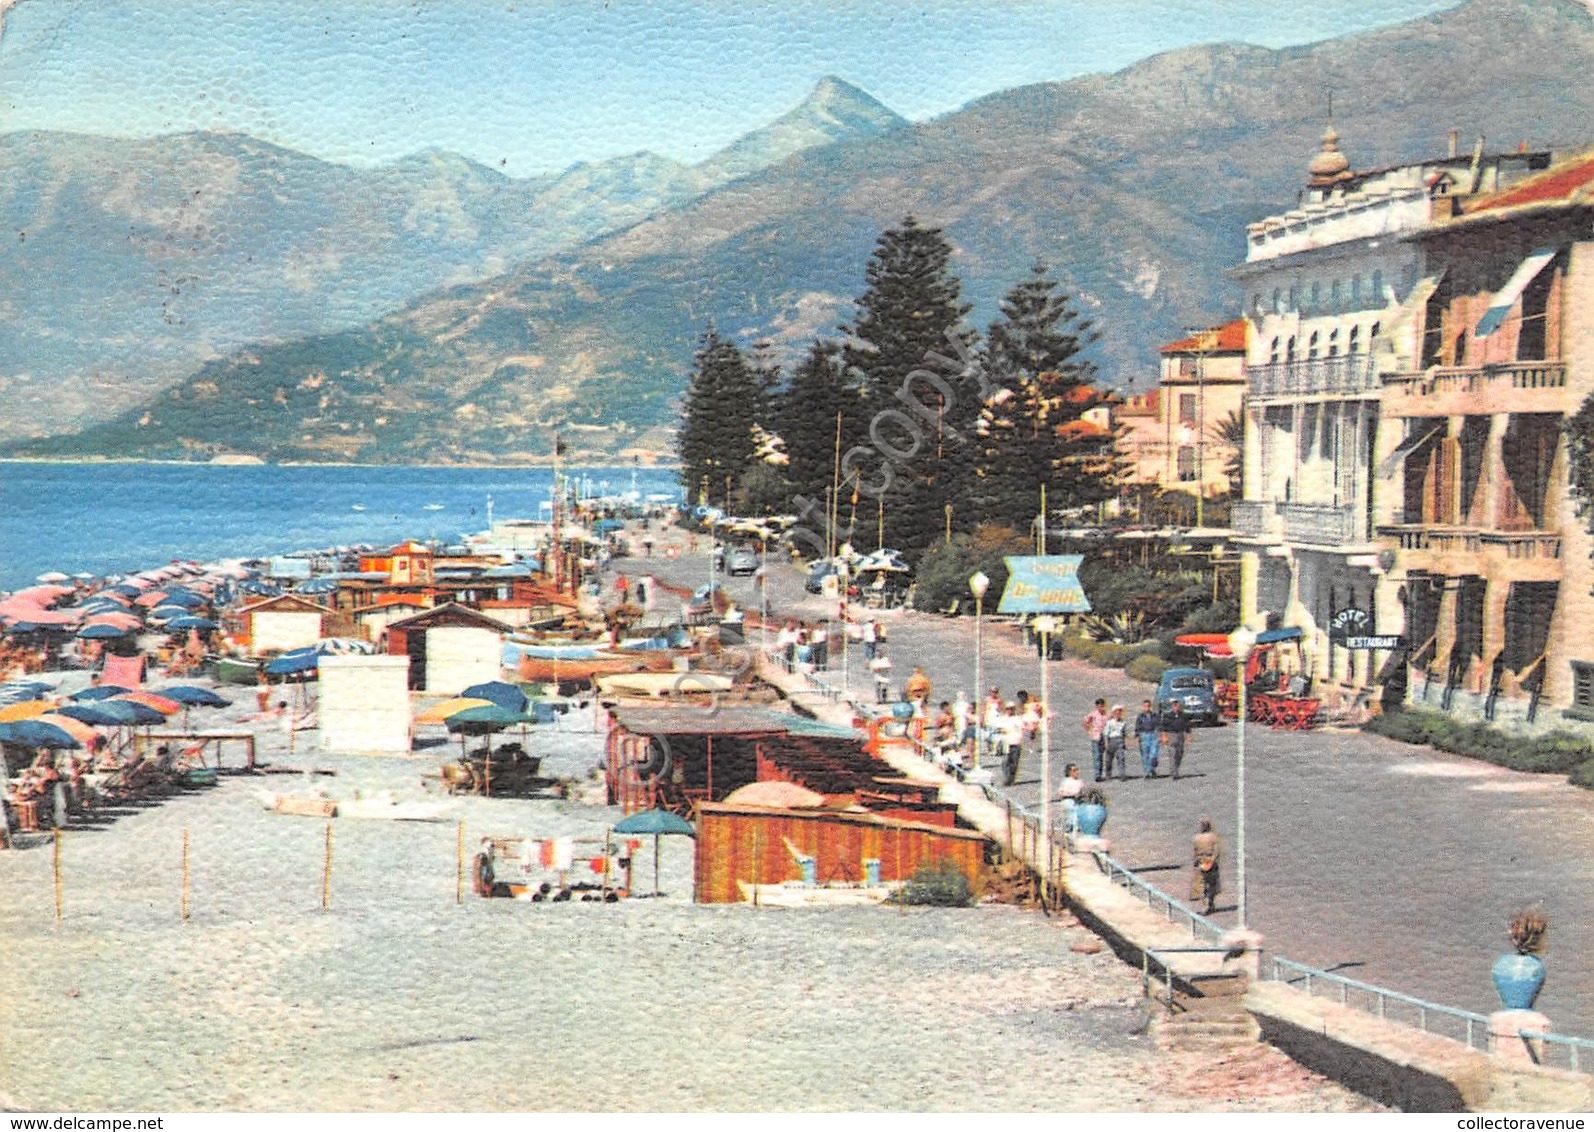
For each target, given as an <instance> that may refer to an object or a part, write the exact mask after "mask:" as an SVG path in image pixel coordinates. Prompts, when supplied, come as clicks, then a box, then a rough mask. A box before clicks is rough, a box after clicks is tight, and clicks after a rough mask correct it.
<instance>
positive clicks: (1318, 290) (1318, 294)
mask: <svg viewBox="0 0 1594 1132" xmlns="http://www.w3.org/2000/svg"><path fill="white" fill-rule="evenodd" d="M1322 309H1323V285H1322V284H1321V283H1318V282H1316V281H1315V280H1314V281H1313V282H1312V313H1313V314H1316V313H1317V312H1318V311H1320V310H1322Z"/></svg>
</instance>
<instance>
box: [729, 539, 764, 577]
mask: <svg viewBox="0 0 1594 1132" xmlns="http://www.w3.org/2000/svg"><path fill="white" fill-rule="evenodd" d="M757 570H758V551H756V550H754V549H753V548H752V547H750V546H733V547H731V552H730V554H728V555H726V557H725V572H726V573H727V574H729V575H730V576H731V577H733V578H734V577H738V576H740V575H742V574H752V573H756V572H757Z"/></svg>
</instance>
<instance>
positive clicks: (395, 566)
mask: <svg viewBox="0 0 1594 1132" xmlns="http://www.w3.org/2000/svg"><path fill="white" fill-rule="evenodd" d="M433 559H434V555H433V554H432V548H431V547H429V546H427V545H426V544H425V543H423V542H416V541H415V540H414V539H405V540H404V541H403V542H401V543H399V544H398V545H397V546H391V547H389V548H388V549H386V550H384V551H381V552H379V553H377V554H362V555H360V572H361V573H362V574H366V573H370V574H386V575H387V580H388V584H389V585H392V586H429V585H431V584H432V581H433Z"/></svg>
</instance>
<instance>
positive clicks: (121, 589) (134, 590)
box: [100, 582, 144, 602]
mask: <svg viewBox="0 0 1594 1132" xmlns="http://www.w3.org/2000/svg"><path fill="white" fill-rule="evenodd" d="M100 592H101V593H102V594H119V595H120V596H122V597H125V598H126V599H127V600H128V601H129V602H132V601H134V600H135V599H137V597H138V595H139V594H141V593H143V592H144V591H143V589H142V588H141V587H139V586H135V585H133V584H132V583H131V582H120V583H118V584H117V585H114V586H106V587H105V588H104V589H103V590H101V591H100Z"/></svg>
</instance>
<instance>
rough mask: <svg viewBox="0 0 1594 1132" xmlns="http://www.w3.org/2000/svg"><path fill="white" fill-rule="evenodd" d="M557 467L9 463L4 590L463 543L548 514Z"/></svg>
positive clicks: (613, 478)
mask: <svg viewBox="0 0 1594 1132" xmlns="http://www.w3.org/2000/svg"><path fill="white" fill-rule="evenodd" d="M564 474H565V476H566V477H567V478H568V479H569V480H570V481H571V482H573V483H575V484H577V485H579V489H580V490H581V492H582V494H583V495H588V496H592V495H600V496H601V495H623V494H625V493H628V492H630V491H632V490H635V491H636V492H637V493H638V494H639V495H640V496H641V497H643V498H646V497H647V496H649V495H658V496H668V497H669V498H671V499H679V498H680V496H681V486H680V481H679V479H678V478H677V476H676V472H675V469H673V468H668V467H654V468H643V467H639V468H635V469H633V468H631V467H592V468H566V469H565V471H564ZM552 488H553V470H552V469H551V468H490V467H469V468H461V467H364V466H349V465H277V464H259V465H253V464H251V465H216V464H173V463H98V462H97V463H85V464H72V463H37V462H33V461H0V591H10V590H16V589H20V588H22V587H24V586H28V585H32V584H33V582H34V580H35V579H36V578H37V577H38V576H39V575H40V574H43V573H46V572H49V571H60V572H61V573H64V574H76V573H80V572H82V573H88V574H93V575H94V576H96V577H101V576H104V575H107V574H125V573H129V572H131V571H135V570H142V569H146V568H149V567H151V566H158V565H162V564H164V563H167V562H170V561H172V560H173V559H183V560H185V561H187V560H197V561H200V562H207V561H212V560H215V559H221V558H255V557H263V556H266V555H270V554H283V553H287V552H290V551H295V550H320V549H325V548H327V547H333V546H350V545H354V544H356V543H370V544H373V545H391V544H393V543H395V542H398V541H400V540H402V539H405V538H419V539H440V540H442V541H443V542H445V543H457V542H459V541H460V540H461V538H462V537H463V536H465V535H467V534H474V533H476V532H478V531H482V530H485V529H486V528H487V501H488V499H489V498H491V500H492V506H493V518H494V520H504V519H534V518H537V517H538V516H539V514H540V515H541V516H543V517H546V516H547V513H548V501H549V499H550V498H551V494H552Z"/></svg>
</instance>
